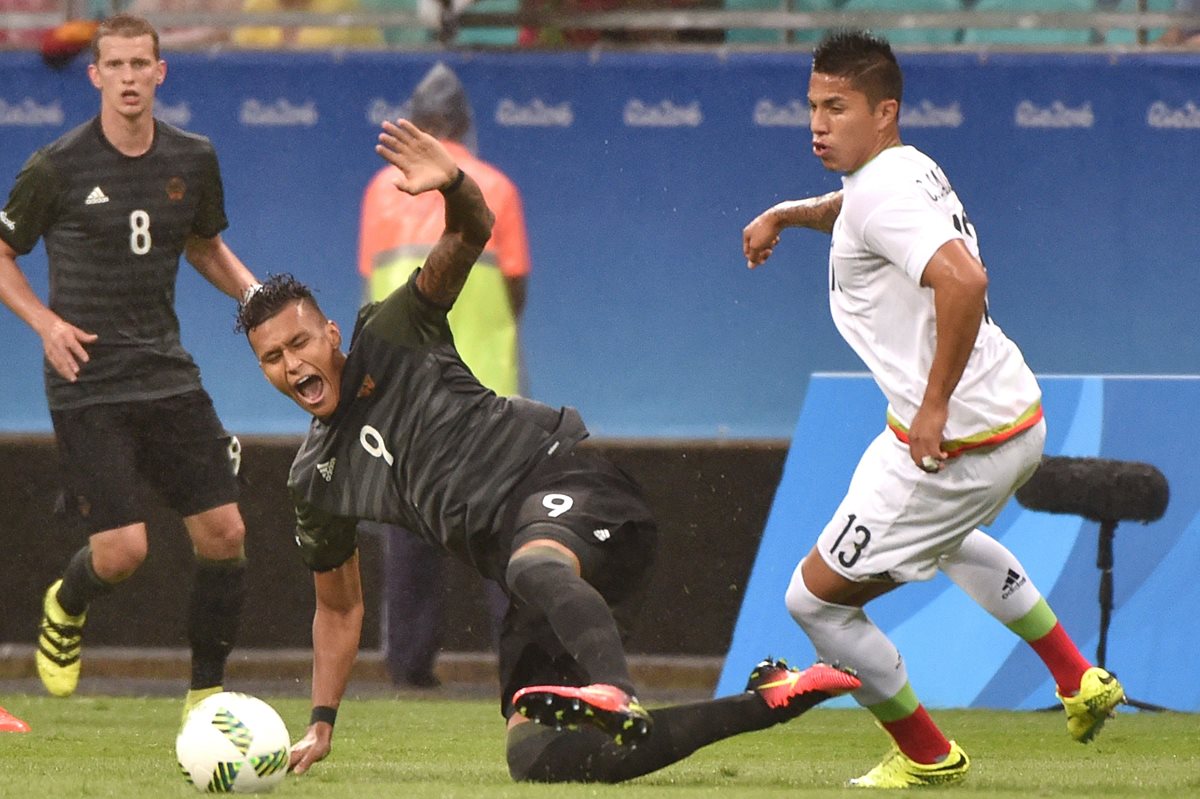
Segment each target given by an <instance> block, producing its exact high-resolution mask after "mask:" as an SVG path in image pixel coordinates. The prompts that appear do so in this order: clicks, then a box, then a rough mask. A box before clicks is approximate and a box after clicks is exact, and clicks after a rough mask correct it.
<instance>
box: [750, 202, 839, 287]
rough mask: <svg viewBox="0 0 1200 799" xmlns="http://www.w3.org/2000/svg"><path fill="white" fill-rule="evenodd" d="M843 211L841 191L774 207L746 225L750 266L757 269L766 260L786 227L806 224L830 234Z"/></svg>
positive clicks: (782, 203)
mask: <svg viewBox="0 0 1200 799" xmlns="http://www.w3.org/2000/svg"><path fill="white" fill-rule="evenodd" d="M841 211H842V193H841V192H840V191H834V192H830V193H829V194H822V195H821V196H820V197H809V198H807V199H804V200H788V201H786V202H781V203H778V204H777V205H773V206H771V207H770V208H768V209H767V210H765V211H763V212H762V213H761V214H759V215H758V216H756V217H754V219H752V220H751V221H750V224H748V225H746V227H744V228H742V252H743V253H744V254H745V256H746V266H748V267H749V268H751V269H753V268H754V267H756V266H759V265H761V264H763V263H764V262H766V260H767V259H768V258H770V257H771V253H773V252H774V251H775V246H776V245H777V244H779V234H780V232H782V231H783V229H784V228H789V227H806V228H812V229H813V230H820V231H822V232H825V233H829V232H831V231H832V230H833V223H834V222H836V221H837V218H838V214H839V213H841Z"/></svg>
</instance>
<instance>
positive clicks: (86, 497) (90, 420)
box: [50, 390, 241, 535]
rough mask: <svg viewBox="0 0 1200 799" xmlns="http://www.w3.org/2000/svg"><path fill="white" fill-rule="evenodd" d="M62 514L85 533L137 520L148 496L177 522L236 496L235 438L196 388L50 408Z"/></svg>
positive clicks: (238, 454)
mask: <svg viewBox="0 0 1200 799" xmlns="http://www.w3.org/2000/svg"><path fill="white" fill-rule="evenodd" d="M50 418H51V420H52V421H53V423H54V433H55V437H56V438H57V442H58V453H59V460H60V467H61V469H62V475H63V498H64V506H65V510H66V512H67V514H68V515H69V516H71V517H74V518H75V519H77V520H78V522H79V524H80V525H81V527H82V530H83V532H85V533H86V534H87V535H92V534H93V533H99V532H104V531H106V530H113V529H116V528H118V527H124V526H126V525H130V524H134V523H137V522H144V521H145V520H146V516H147V512H146V508H147V503H148V502H151V501H153V494H148V490H150V491H153V492H156V493H157V495H158V497H159V498H160V499H161V500H162V501H164V502H165V503H166V504H167V506H168V507H170V508H172V509H173V510H174V511H176V512H177V513H178V514H179V515H181V516H183V517H188V516H193V515H195V514H197V513H202V512H204V511H207V510H211V509H213V508H216V507H220V506H221V505H226V504H229V503H230V502H236V501H237V498H238V481H237V474H236V472H237V468H238V467H239V466H240V462H241V447H240V444H239V443H238V440H237V439H236V438H234V437H233V436H230V435H229V434H228V433H226V432H225V429H224V428H223V427H222V426H221V422H220V420H219V419H218V418H217V413H216V410H214V408H213V404H212V400H211V399H210V398H209V396H208V394H207V393H205V392H204V391H203V390H200V391H191V392H188V393H186V394H180V395H177V396H173V397H165V398H163V399H156V400H139V401H136V402H115V403H105V404H100V405H88V406H85V407H83V408H72V409H68V410H52V411H51V412H50Z"/></svg>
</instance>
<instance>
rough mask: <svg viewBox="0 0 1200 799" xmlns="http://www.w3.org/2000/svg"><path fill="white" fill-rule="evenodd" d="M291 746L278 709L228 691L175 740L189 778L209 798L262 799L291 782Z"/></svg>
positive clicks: (198, 710)
mask: <svg viewBox="0 0 1200 799" xmlns="http://www.w3.org/2000/svg"><path fill="white" fill-rule="evenodd" d="M290 752H291V740H290V739H289V738H288V731H287V727H285V726H284V724H283V719H281V718H280V717H279V714H278V713H276V712H275V708H273V707H271V706H270V705H268V704H267V703H266V702H264V701H262V700H261V699H257V698H255V697H253V696H250V695H249V694H240V693H234V692H232V691H225V692H223V693H219V694H214V695H212V696H210V697H207V698H206V699H204V701H202V702H200V703H199V704H198V705H196V707H194V708H193V709H192V712H191V713H189V714H188V717H187V719H186V720H185V721H184V723H183V728H182V729H181V730H180V731H179V735H178V736H177V737H176V738H175V757H176V758H177V759H178V760H179V768H180V769H181V770H182V771H183V778H184V779H185V780H187V782H188V783H189V784H190V785H192V786H194V787H195V788H196V790H198V791H204V792H207V793H262V792H265V791H270V790H272V789H273V788H274V787H275V786H276V785H278V784H279V783H280V782H281V781H282V780H283V778H284V777H285V776H287V768H288V755H289V754H290Z"/></svg>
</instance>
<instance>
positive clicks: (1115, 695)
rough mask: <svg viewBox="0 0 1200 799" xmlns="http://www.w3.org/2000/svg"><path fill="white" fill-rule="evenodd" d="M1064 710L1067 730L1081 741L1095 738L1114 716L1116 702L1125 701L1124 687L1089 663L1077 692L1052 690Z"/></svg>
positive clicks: (1105, 672)
mask: <svg viewBox="0 0 1200 799" xmlns="http://www.w3.org/2000/svg"><path fill="white" fill-rule="evenodd" d="M1055 696H1057V697H1058V701H1060V702H1062V705H1063V709H1064V710H1066V711H1067V732H1069V733H1070V734H1071V737H1072V738H1074V739H1075V740H1076V741H1079V742H1080V743H1082V744H1085V743H1087V742H1088V741H1090V740H1092V739H1093V738H1095V737H1096V734H1097V733H1099V732H1100V728H1101V727H1103V726H1104V722H1106V721H1108V720H1109V719H1110V718H1112V717H1113V715H1114V713H1113V711H1114V709H1115V708H1116V706H1117V705H1119V704H1121V703H1122V702H1124V701H1125V689H1124V688H1122V687H1121V683H1120V682H1118V681H1117V678H1116V677H1114V676H1113V675H1111V674H1109V673H1108V672H1107V671H1105V670H1104V669H1102V668H1100V667H1099V666H1092V667H1091V668H1090V669H1088V670H1087V671H1085V672H1084V673H1083V678H1082V679H1081V680H1080V681H1079V693H1077V694H1075V696H1063V695H1062V694H1060V693H1058V692H1057V691H1056V692H1055Z"/></svg>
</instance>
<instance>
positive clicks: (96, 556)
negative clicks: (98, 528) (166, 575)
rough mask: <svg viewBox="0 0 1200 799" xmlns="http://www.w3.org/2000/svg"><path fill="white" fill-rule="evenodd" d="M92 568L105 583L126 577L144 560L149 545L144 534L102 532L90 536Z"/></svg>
mask: <svg viewBox="0 0 1200 799" xmlns="http://www.w3.org/2000/svg"><path fill="white" fill-rule="evenodd" d="M91 548H92V569H93V571H95V573H96V576H97V577H99V578H100V579H101V580H103V581H104V582H106V583H119V582H121V581H122V580H124V579H126V578H128V577H129V576H130V575H132V574H133V573H134V572H136V571H137V570H138V568H139V567H140V566H141V565H142V563H143V562H145V560H146V554H147V553H148V551H149V545H148V544H147V542H146V537H145V536H138V535H136V534H127V533H125V532H124V531H122V533H121V534H114V535H110V534H107V533H102V534H100V535H97V536H93V537H92V541H91Z"/></svg>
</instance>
